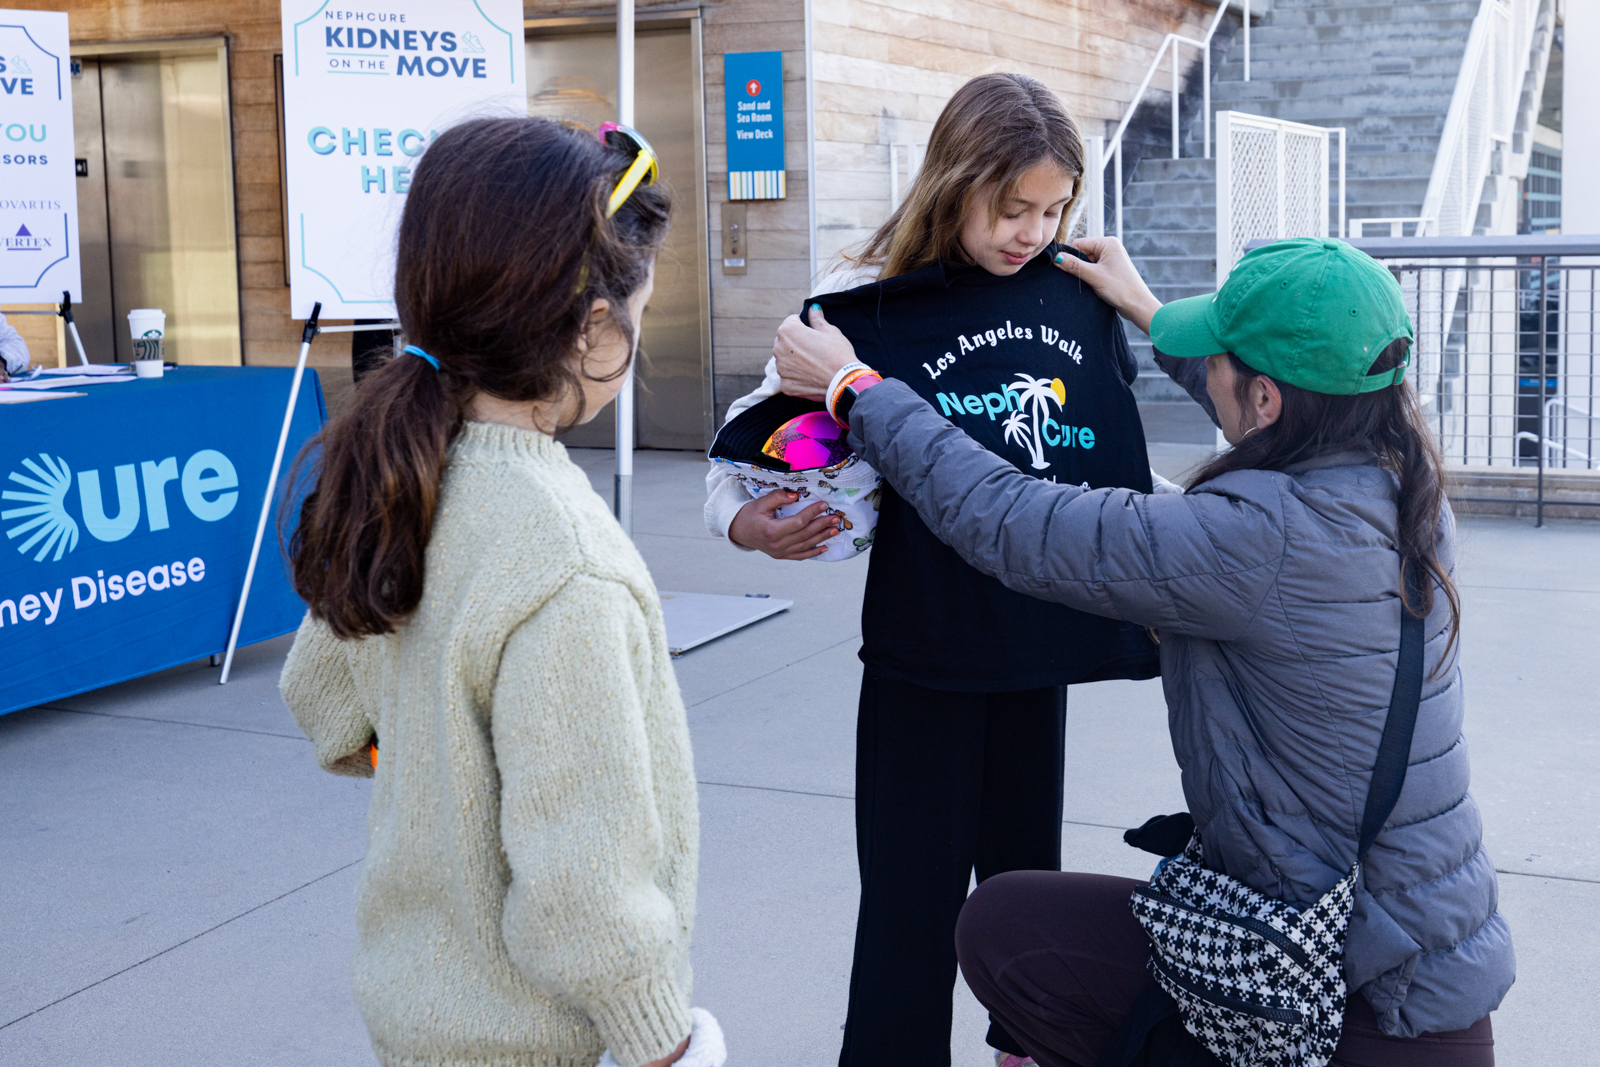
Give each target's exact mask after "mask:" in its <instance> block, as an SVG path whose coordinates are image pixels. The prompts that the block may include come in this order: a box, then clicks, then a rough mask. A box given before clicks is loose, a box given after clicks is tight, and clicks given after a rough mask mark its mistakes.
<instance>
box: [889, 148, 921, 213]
mask: <svg viewBox="0 0 1600 1067" xmlns="http://www.w3.org/2000/svg"><path fill="white" fill-rule="evenodd" d="M902 152H903V153H904V154H905V160H906V164H905V166H906V180H905V183H904V184H901V182H900V155H901V153H902ZM927 154H928V146H927V144H925V143H924V144H916V143H912V142H901V141H894V142H891V143H890V145H889V210H890V211H893V210H894V209H895V208H897V207H899V206H900V195H901V192H902V191H909V190H910V188H911V183H912V182H914V181H916V180H917V172H918V171H919V170H921V169H922V161H923V159H924V158H925V157H926V156H927Z"/></svg>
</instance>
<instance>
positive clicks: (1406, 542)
mask: <svg viewBox="0 0 1600 1067" xmlns="http://www.w3.org/2000/svg"><path fill="white" fill-rule="evenodd" d="M1409 346H1410V341H1409V340H1408V339H1407V338H1404V337H1401V338H1398V339H1397V340H1395V341H1393V342H1391V343H1390V344H1389V345H1388V346H1387V347H1385V348H1384V350H1383V351H1382V352H1380V353H1378V358H1377V359H1376V360H1375V361H1373V364H1372V367H1371V369H1370V370H1369V371H1368V373H1369V374H1376V373H1378V372H1379V371H1385V370H1393V369H1394V368H1395V367H1398V366H1399V365H1400V364H1401V362H1402V361H1404V359H1405V357H1406V351H1407V349H1408V347H1409ZM1228 359H1229V361H1230V362H1231V363H1232V366H1233V372H1234V396H1235V399H1236V400H1237V402H1238V407H1239V410H1240V411H1241V412H1243V411H1249V410H1250V401H1249V396H1250V384H1251V383H1252V382H1253V381H1255V379H1257V378H1260V377H1263V375H1262V374H1261V373H1260V372H1259V371H1256V370H1253V369H1251V368H1250V367H1249V366H1248V365H1247V364H1245V362H1244V361H1243V360H1241V359H1240V358H1239V357H1238V356H1235V355H1232V354H1231V353H1230V354H1229V356H1228ZM1272 381H1273V384H1274V385H1276V386H1277V387H1278V392H1279V393H1280V394H1281V395H1282V397H1283V412H1282V414H1281V415H1280V416H1279V417H1278V421H1277V422H1275V423H1274V424H1273V425H1271V426H1269V427H1267V428H1266V429H1265V430H1262V431H1260V432H1258V433H1252V434H1249V435H1248V436H1246V437H1244V438H1243V439H1242V440H1240V442H1239V443H1238V444H1237V445H1235V446H1234V447H1233V448H1231V449H1229V450H1228V451H1227V452H1224V453H1223V454H1222V455H1220V456H1218V457H1216V458H1215V459H1213V460H1212V461H1211V462H1210V463H1209V464H1207V465H1206V467H1205V468H1204V469H1202V470H1201V471H1200V473H1199V474H1197V475H1195V476H1194V478H1193V480H1192V481H1191V482H1190V485H1191V486H1195V485H1199V484H1200V483H1202V482H1209V481H1211V480H1212V479H1213V478H1217V477H1219V476H1221V475H1223V474H1226V473H1228V472H1229V471H1236V470H1278V471H1281V470H1284V469H1285V468H1287V467H1289V466H1292V465H1293V464H1296V463H1301V462H1304V461H1305V460H1308V459H1311V458H1313V457H1315V456H1321V455H1328V454H1331V453H1334V452H1344V451H1358V450H1359V451H1366V452H1376V453H1377V455H1378V459H1379V462H1380V463H1382V465H1383V466H1384V468H1385V469H1386V470H1389V471H1391V472H1392V473H1393V474H1394V476H1395V478H1396V479H1397V480H1398V481H1399V483H1400V492H1399V496H1398V499H1397V501H1396V506H1397V508H1398V511H1399V515H1398V520H1399V521H1398V522H1397V524H1396V527H1397V528H1396V531H1395V540H1396V542H1397V545H1396V547H1397V548H1398V549H1399V552H1400V558H1401V565H1402V566H1403V567H1421V568H1422V570H1423V572H1424V573H1425V574H1426V575H1427V576H1428V577H1430V578H1432V579H1433V580H1432V581H1424V582H1423V583H1422V585H1421V599H1420V600H1419V601H1418V602H1417V603H1415V604H1412V603H1405V608H1406V610H1407V611H1409V612H1410V613H1411V614H1412V615H1415V616H1417V617H1419V618H1426V617H1427V615H1428V613H1429V612H1430V611H1432V610H1433V598H1434V588H1435V587H1436V586H1437V588H1438V589H1439V590H1440V591H1442V592H1443V593H1444V595H1445V597H1446V598H1447V599H1448V600H1449V601H1450V643H1449V645H1448V646H1447V647H1446V648H1445V654H1444V656H1443V657H1442V658H1441V659H1440V661H1439V666H1438V668H1437V670H1436V672H1435V673H1437V672H1438V671H1443V670H1444V669H1445V666H1446V665H1447V664H1448V663H1449V662H1450V659H1451V652H1452V651H1453V650H1454V647H1455V644H1456V641H1457V639H1458V638H1459V636H1460V629H1461V597H1460V595H1459V594H1458V593H1457V592H1456V585H1455V582H1454V581H1453V580H1452V579H1451V577H1450V573H1449V572H1448V571H1446V570H1445V568H1444V565H1443V564H1442V563H1440V562H1439V545H1438V539H1439V515H1440V512H1441V511H1442V510H1443V508H1444V502H1445V486H1444V473H1443V472H1444V458H1443V457H1442V456H1441V455H1440V454H1439V446H1438V444H1437V443H1436V442H1435V441H1434V437H1433V433H1432V431H1431V430H1430V429H1429V428H1428V422H1427V419H1426V418H1425V417H1424V416H1423V414H1422V406H1421V404H1420V403H1418V401H1417V392H1416V390H1415V389H1413V388H1412V386H1411V382H1410V381H1409V380H1407V381H1402V382H1401V383H1400V384H1399V385H1397V386H1392V387H1390V388H1387V389H1379V390H1376V391H1374V392H1371V393H1362V394H1359V395H1357V396H1332V395H1329V394H1327V393H1314V392H1312V391H1310V390H1309V389H1301V388H1298V387H1296V386H1293V385H1289V384H1288V383H1286V382H1280V381H1278V380H1277V379H1276V378H1274V379H1272ZM1401 590H1402V592H1401V597H1402V599H1404V596H1405V593H1404V583H1402V584H1401Z"/></svg>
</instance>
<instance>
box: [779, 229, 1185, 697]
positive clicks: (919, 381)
mask: <svg viewBox="0 0 1600 1067" xmlns="http://www.w3.org/2000/svg"><path fill="white" fill-rule="evenodd" d="M1057 250H1058V247H1057V246H1055V245H1051V246H1050V247H1049V248H1047V249H1046V250H1045V251H1044V252H1043V253H1041V254H1040V255H1038V256H1036V257H1034V258H1033V259H1032V260H1031V261H1029V262H1028V263H1027V264H1026V265H1025V266H1024V267H1023V268H1022V269H1021V270H1020V271H1018V272H1017V273H1016V274H1014V275H1011V276H1010V277H1005V278H1002V277H997V276H996V275H993V274H990V273H989V272H987V271H985V270H983V269H982V268H979V267H968V266H953V265H935V266H932V267H927V268H925V269H923V270H919V271H915V272H913V273H911V274H905V275H901V276H900V277H897V278H888V279H885V280H883V281H880V282H875V283H873V284H872V285H866V286H862V287H860V288H858V289H851V290H849V291H847V292H843V293H832V294H828V295H825V296H818V297H813V298H811V299H810V300H808V301H807V302H806V303H807V306H808V307H809V306H810V305H811V304H813V303H816V304H820V305H822V309H823V314H824V315H826V316H827V319H828V321H829V322H830V323H832V324H833V325H835V326H837V327H839V329H840V330H842V331H843V332H844V334H845V336H847V337H848V338H850V340H851V342H852V343H853V344H854V345H855V349H856V355H857V358H859V359H860V360H861V361H862V362H863V363H866V364H868V365H870V366H872V367H873V368H874V369H876V370H877V371H879V372H880V373H882V374H883V375H884V376H885V377H892V378H898V379H900V380H901V381H903V382H905V383H906V384H908V385H910V386H911V388H913V389H915V390H916V391H917V393H918V394H919V395H921V396H922V397H923V399H925V400H927V401H928V402H929V403H931V404H932V405H933V406H934V408H935V409H936V410H938V411H939V412H940V413H941V414H943V415H944V416H945V417H946V418H948V419H949V420H950V421H951V422H953V423H955V424H956V425H957V426H959V427H960V428H961V429H962V430H964V431H966V432H967V433H968V434H969V435H971V436H972V437H973V438H974V439H975V440H976V441H978V443H979V444H981V445H983V446H984V447H985V448H987V449H989V450H990V451H991V452H994V453H996V454H997V455H1001V456H1004V457H1006V458H1007V459H1009V460H1012V461H1013V462H1014V463H1016V465H1017V469H1019V470H1021V471H1023V472H1024V473H1026V474H1031V475H1033V476H1035V477H1039V478H1048V479H1050V480H1052V481H1057V482H1063V483H1067V484H1072V485H1081V484H1084V483H1087V484H1088V486H1089V488H1091V489H1099V488H1104V487H1106V486H1118V487H1123V488H1129V489H1136V490H1138V491H1140V492H1144V493H1148V492H1149V491H1150V463H1149V459H1148V457H1147V456H1146V454H1145V446H1144V428H1143V426H1142V424H1141V423H1140V421H1139V408H1138V405H1137V404H1136V403H1135V402H1134V399H1133V393H1132V392H1131V391H1130V389H1129V388H1128V379H1131V378H1132V376H1133V373H1134V367H1135V364H1134V362H1133V359H1132V356H1131V354H1130V353H1129V352H1128V344H1127V340H1126V338H1125V337H1124V336H1123V333H1122V324H1121V322H1120V321H1118V319H1117V315H1116V312H1115V311H1113V310H1112V309H1111V307H1110V306H1109V305H1107V304H1106V303H1105V302H1104V301H1102V300H1101V299H1100V298H1099V297H1097V296H1096V295H1095V294H1094V292H1093V291H1092V290H1090V289H1089V287H1088V286H1086V285H1084V284H1083V283H1082V282H1080V281H1078V280H1077V279H1076V278H1074V277H1072V276H1071V275H1069V274H1066V273H1065V272H1063V271H1061V270H1059V269H1057V268H1056V267H1055V266H1053V265H1052V264H1051V262H1050V260H1051V257H1052V256H1054V254H1055V253H1056V251H1057ZM861 636H862V646H861V660H862V662H863V663H865V664H866V666H867V669H868V670H870V671H872V672H873V673H875V674H879V675H884V676H888V677H891V678H897V679H900V680H903V681H908V682H912V683H914V684H916V685H921V686H925V687H927V688H929V689H941V690H954V691H960V692H1012V691H1017V690H1022V689H1035V688H1039V687H1042V686H1048V685H1066V684H1069V683H1073V682H1086V681H1096V680H1100V679H1105V678H1150V677H1154V676H1155V675H1156V674H1157V673H1159V670H1160V668H1159V664H1158V662H1157V657H1156V648H1155V645H1154V644H1153V643H1152V642H1151V641H1150V639H1149V637H1148V636H1147V635H1146V634H1145V632H1144V631H1143V630H1142V629H1141V628H1139V627H1136V626H1132V625H1130V624H1128V623H1120V622H1115V621H1113V620H1111V619H1103V618H1100V617H1099V616H1096V615H1088V614H1085V613H1084V612H1080V611H1074V610H1073V609H1071V608H1067V607H1063V606H1061V605H1059V604H1051V603H1047V602H1046V601H1043V600H1035V599H1034V598H1032V597H1028V596H1024V595H1022V594H1021V593H1015V592H1012V591H1011V590H1009V589H1007V588H1006V587H1005V586H1003V585H1001V584H1000V583H999V582H998V581H996V580H995V579H993V578H990V577H988V576H987V575H984V574H981V573H979V572H978V571H977V570H975V569H974V568H972V567H971V566H969V565H968V564H967V563H966V562H965V561H963V560H962V559H961V557H960V556H958V555H957V554H956V552H955V550H954V549H952V548H950V547H949V546H948V545H946V544H944V543H943V542H941V541H940V540H939V539H938V538H937V537H935V536H934V535H933V533H932V531H930V530H929V529H928V527H927V526H926V525H924V523H923V522H922V519H921V518H919V517H918V515H917V513H916V511H915V510H914V509H912V508H911V506H910V505H908V504H907V503H905V501H904V500H902V499H901V497H900V496H899V494H897V493H895V492H894V491H893V490H892V489H891V488H890V486H889V484H888V483H887V482H885V483H884V486H883V510H882V513H881V515H880V517H879V519H878V528H877V535H876V540H875V541H874V544H873V549H872V560H871V564H870V567H869V569H868V572H867V590H866V599H865V602H864V603H863V605H862V610H861Z"/></svg>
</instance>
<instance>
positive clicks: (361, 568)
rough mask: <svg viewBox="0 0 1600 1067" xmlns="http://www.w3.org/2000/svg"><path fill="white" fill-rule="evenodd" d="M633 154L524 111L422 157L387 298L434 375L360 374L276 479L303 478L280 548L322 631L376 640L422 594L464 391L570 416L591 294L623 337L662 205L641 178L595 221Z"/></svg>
mask: <svg viewBox="0 0 1600 1067" xmlns="http://www.w3.org/2000/svg"><path fill="white" fill-rule="evenodd" d="M631 162H632V160H631V159H629V158H627V157H626V156H625V155H624V154H623V153H621V152H619V151H617V150H615V149H612V148H609V147H607V146H606V145H603V144H601V143H600V142H599V141H598V140H596V139H595V137H594V135H593V134H590V133H588V132H586V131H583V130H577V129H572V128H569V127H566V126H563V125H560V124H558V123H554V122H551V121H549V120H546V119H532V118H530V119H520V118H507V119H477V120H474V121H470V122H465V123H462V124H461V125H459V126H456V127H454V128H452V129H450V130H448V131H446V132H445V133H444V134H442V135H441V136H440V137H439V139H438V140H437V141H435V142H434V143H433V144H432V145H431V146H430V147H429V148H428V151H427V153H426V154H425V155H424V156H423V157H422V161H421V163H420V164H419V165H418V167H417V170H416V176H415V178H414V179H413V180H412V183H411V190H410V193H409V195H408V196H407V198H406V205H405V211H404V214H403V215H402V216H401V220H400V233H399V240H398V242H397V247H396V255H395V286H394V289H395V304H396V306H397V308H398V310H399V317H400V324H401V329H402V334H403V336H404V340H405V342H406V343H408V344H414V345H416V346H418V347H419V348H421V349H423V350H424V351H426V352H428V353H429V354H430V355H432V356H434V357H435V358H436V359H437V360H438V361H439V365H440V369H439V370H434V368H433V367H432V366H431V365H430V364H429V363H428V362H427V361H426V360H423V359H420V358H418V357H415V356H409V355H408V356H403V357H401V358H399V359H395V360H392V361H390V362H389V363H388V364H386V365H385V366H383V367H381V368H379V369H378V370H377V371H375V372H373V373H372V374H371V375H370V376H369V377H367V378H366V379H365V380H364V381H363V382H362V383H361V386H360V388H359V389H358V390H357V391H356V393H355V395H354V396H353V397H352V398H351V399H350V401H349V403H348V404H347V405H346V406H345V408H344V410H343V411H342V412H341V413H340V414H339V415H338V417H336V418H335V419H334V420H333V421H332V422H330V423H329V424H328V426H327V427H326V428H325V429H324V430H323V431H322V432H321V433H320V434H318V435H317V436H316V437H315V438H314V439H313V440H312V441H311V442H310V443H309V444H308V445H307V446H306V448H305V449H304V450H303V451H302V452H301V454H300V457H299V459H298V460H297V461H296V464H295V474H294V475H293V476H291V478H290V479H289V483H288V487H289V488H288V491H289V492H290V493H292V492H294V490H295V486H296V485H297V484H299V485H300V486H301V487H302V488H303V486H304V483H305V482H307V481H310V480H311V479H313V478H315V481H316V484H315V487H314V488H313V489H312V490H311V491H310V492H309V493H308V494H307V495H306V497H305V500H304V503H303V504H302V505H301V507H300V521H299V523H298V525H297V526H296V527H295V529H294V530H293V531H292V533H290V534H289V536H288V537H287V539H286V544H285V549H286V551H287V553H288V555H289V558H290V562H291V565H292V568H293V580H294V586H295V590H296V591H297V592H298V593H299V594H300V596H301V597H302V598H303V599H304V600H305V601H306V603H307V604H308V605H309V606H310V608H311V613H312V614H313V615H314V616H315V617H317V618H319V619H322V620H324V621H326V622H327V624H328V626H329V628H330V629H331V630H332V631H333V632H334V633H335V634H337V635H339V636H340V637H344V638H354V637H362V636H365V635H368V634H382V633H389V632H391V631H393V630H394V629H395V627H396V626H398V625H399V624H400V623H401V622H403V621H404V619H405V618H406V616H408V615H409V614H410V613H411V612H412V611H413V610H414V609H415V608H416V606H417V603H418V602H419V601H420V600H421V599H422V589H423V580H424V564H423V560H424V555H425V553H426V551H427V547H428V539H429V536H430V534H431V532H432V529H433V517H434V513H435V511H436V509H437V508H438V503H439V481H440V477H441V476H442V474H443V472H444V467H445V461H446V456H447V454H448V451H449V448H450V444H451V442H452V441H453V440H454V439H455V437H456V435H457V434H458V433H459V432H460V430H461V425H462V422H463V421H464V418H465V414H464V413H465V411H466V407H467V404H468V403H469V402H470V401H471V399H472V397H473V396H474V395H475V394H477V393H478V392H480V391H481V392H484V393H487V394H489V395H491V396H496V397H500V398H502V399H505V400H514V401H529V400H559V399H561V398H563V397H568V396H571V397H575V398H576V399H577V401H578V403H579V405H580V411H581V405H582V401H583V392H582V383H581V378H582V377H583V376H585V375H586V373H587V372H586V371H585V370H584V369H583V368H582V367H581V366H580V365H579V359H578V357H577V355H576V353H577V351H578V348H579V344H578V342H579V340H580V338H581V337H582V335H583V332H584V330H585V328H586V327H587V326H588V325H589V309H590V308H591V307H592V306H593V304H594V302H595V301H596V300H601V299H604V300H606V301H607V302H608V303H609V304H610V307H611V309H612V310H611V315H610V323H609V324H608V325H610V326H612V327H614V328H615V329H617V330H619V331H620V332H621V333H622V334H623V336H624V337H625V338H627V339H628V340H629V341H630V342H631V341H632V332H633V331H632V324H631V323H630V322H629V320H628V315H627V304H628V298H629V297H630V296H631V295H632V294H633V293H634V292H635V291H636V290H638V288H639V287H640V286H641V285H643V284H644V282H645V279H646V277H648V275H649V271H650V265H651V261H652V260H653V259H654V257H655V254H656V251H657V249H659V248H660V246H661V242H662V240H663V239H664V238H665V236H666V229H667V214H668V210H669V206H670V204H669V198H668V195H667V192H666V190H665V189H663V188H662V187H661V186H659V185H646V186H640V187H639V188H638V189H637V190H636V191H635V192H634V193H633V195H631V196H630V197H629V198H628V200H627V201H626V202H625V203H624V204H623V206H622V207H621V208H620V209H619V210H618V212H617V214H616V215H615V216H613V217H612V218H610V219H608V218H606V216H605V206H606V200H607V198H608V197H609V195H610V192H611V189H612V187H613V185H614V184H615V182H616V180H617V177H618V176H619V175H620V174H621V172H622V171H623V170H624V169H625V168H626V167H627V166H628V164H629V163H631ZM625 369H626V368H625V367H624V370H625ZM617 373H619V374H620V373H623V371H621V370H619V371H618V372H617ZM285 500H286V501H287V500H288V496H287V495H286V497H285ZM280 513H281V514H283V515H285V516H286V517H287V516H288V515H290V514H291V509H290V508H289V507H287V506H285V507H283V508H281V509H280Z"/></svg>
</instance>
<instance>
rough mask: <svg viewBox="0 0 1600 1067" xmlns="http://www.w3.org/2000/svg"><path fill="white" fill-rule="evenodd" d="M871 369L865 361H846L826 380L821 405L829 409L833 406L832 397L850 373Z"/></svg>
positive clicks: (836, 394) (836, 393)
mask: <svg viewBox="0 0 1600 1067" xmlns="http://www.w3.org/2000/svg"><path fill="white" fill-rule="evenodd" d="M871 369H872V368H871V367H869V366H867V365H866V364H865V363H846V364H845V365H844V366H842V367H840V368H839V369H838V370H836V371H834V373H833V377H832V379H830V380H829V382H828V388H827V389H826V390H824V391H823V394H822V403H823V405H824V406H826V407H827V408H829V409H830V410H831V409H832V408H833V398H834V397H836V396H838V395H839V389H840V387H841V386H843V385H844V383H845V379H847V378H849V377H850V375H852V374H857V373H860V372H861V371H864V370H871Z"/></svg>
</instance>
